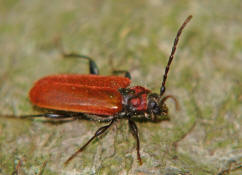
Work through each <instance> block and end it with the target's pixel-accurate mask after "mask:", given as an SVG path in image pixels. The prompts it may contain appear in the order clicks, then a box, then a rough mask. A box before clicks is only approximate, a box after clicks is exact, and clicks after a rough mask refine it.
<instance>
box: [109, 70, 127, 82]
mask: <svg viewBox="0 0 242 175" xmlns="http://www.w3.org/2000/svg"><path fill="white" fill-rule="evenodd" d="M112 73H113V74H114V75H118V74H124V77H126V78H128V79H130V80H131V75H130V73H129V72H128V71H125V70H113V71H112Z"/></svg>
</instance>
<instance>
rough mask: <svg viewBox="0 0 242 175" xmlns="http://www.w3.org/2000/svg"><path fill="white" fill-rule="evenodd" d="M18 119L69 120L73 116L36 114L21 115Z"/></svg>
mask: <svg viewBox="0 0 242 175" xmlns="http://www.w3.org/2000/svg"><path fill="white" fill-rule="evenodd" d="M20 117H21V118H33V117H46V118H51V119H63V118H70V117H74V116H72V115H69V114H55V113H44V114H36V115H23V116H20Z"/></svg>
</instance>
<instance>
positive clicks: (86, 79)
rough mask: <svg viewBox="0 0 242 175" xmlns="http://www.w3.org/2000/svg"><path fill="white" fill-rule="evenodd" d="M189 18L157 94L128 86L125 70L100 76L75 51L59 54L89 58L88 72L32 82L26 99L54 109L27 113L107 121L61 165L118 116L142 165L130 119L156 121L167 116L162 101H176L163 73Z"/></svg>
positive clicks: (136, 129)
mask: <svg viewBox="0 0 242 175" xmlns="http://www.w3.org/2000/svg"><path fill="white" fill-rule="evenodd" d="M191 18H192V16H191V15H190V16H188V17H187V18H186V20H185V21H184V23H183V24H182V25H181V27H180V28H179V30H178V32H177V35H176V37H175V40H174V44H173V47H172V50H171V54H170V56H169V60H168V63H167V66H166V68H165V73H164V75H163V81H162V84H161V88H160V93H159V94H157V93H152V92H151V91H150V90H149V89H146V88H144V87H142V86H134V87H129V85H130V83H131V76H130V73H129V72H127V71H114V72H115V73H124V74H125V76H124V77H121V76H101V75H99V70H98V67H97V65H96V63H95V62H94V61H93V59H92V58H90V57H88V56H84V55H79V54H75V53H70V54H67V53H63V55H64V56H65V57H79V58H83V59H87V60H88V61H89V71H90V74H88V75H80V74H60V75H50V76H46V77H44V78H41V79H40V80H38V81H37V82H36V83H35V84H34V86H33V87H32V89H31V90H30V92H29V98H30V101H31V102H32V103H33V105H35V106H37V107H40V108H46V109H53V110H55V112H54V113H44V114H38V115H30V116H31V117H46V118H52V119H61V118H69V117H73V116H74V117H78V116H79V117H80V116H82V115H81V114H88V115H87V116H89V118H90V119H92V120H98V121H103V122H110V123H109V124H108V125H106V126H103V127H101V128H99V129H98V130H97V131H96V132H95V134H94V135H93V136H92V137H91V138H90V139H89V140H88V141H87V142H86V143H85V144H84V145H83V146H82V147H81V148H80V149H78V150H77V151H76V152H75V153H74V154H72V155H71V156H70V157H69V158H68V159H67V160H66V161H65V165H67V164H68V163H69V162H70V161H71V160H72V159H73V158H74V157H75V156H76V155H77V154H78V153H80V152H82V151H83V150H84V149H85V148H86V147H87V145H88V144H89V143H90V142H91V141H92V140H93V139H95V138H96V137H98V136H100V135H101V134H103V133H104V132H105V131H106V130H107V129H108V128H110V127H111V126H112V125H113V124H114V123H115V122H116V121H117V120H118V119H127V120H128V124H129V128H130V131H131V133H132V135H133V136H134V138H135V139H136V150H137V159H138V162H139V164H140V165H141V164H142V160H141V156H140V141H139V134H138V128H137V126H136V124H135V122H134V120H133V118H134V117H143V118H146V119H148V120H150V121H157V119H159V117H160V116H167V114H168V108H167V106H166V104H165V101H166V100H167V99H169V98H172V99H173V100H175V102H176V104H177V101H176V99H175V98H174V97H173V96H172V95H168V96H163V95H164V93H165V91H166V88H165V87H166V86H165V85H166V80H167V74H168V72H169V68H170V65H171V63H172V60H173V57H174V54H175V51H176V47H177V44H178V41H179V37H180V35H181V33H182V30H183V29H184V27H185V26H186V24H187V23H188V22H189V21H190V20H191ZM63 111H64V113H63ZM73 113H75V115H74V114H73Z"/></svg>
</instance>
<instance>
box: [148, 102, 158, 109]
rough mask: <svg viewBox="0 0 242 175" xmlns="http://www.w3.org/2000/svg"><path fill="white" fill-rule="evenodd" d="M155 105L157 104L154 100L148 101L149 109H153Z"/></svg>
mask: <svg viewBox="0 0 242 175" xmlns="http://www.w3.org/2000/svg"><path fill="white" fill-rule="evenodd" d="M156 106H157V105H156V103H155V102H154V101H151V102H150V103H149V109H154V108H155V107H156Z"/></svg>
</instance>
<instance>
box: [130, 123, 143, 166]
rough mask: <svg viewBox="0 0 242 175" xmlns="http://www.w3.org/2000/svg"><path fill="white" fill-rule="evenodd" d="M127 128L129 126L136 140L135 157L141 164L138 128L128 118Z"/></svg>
mask: <svg viewBox="0 0 242 175" xmlns="http://www.w3.org/2000/svg"><path fill="white" fill-rule="evenodd" d="M129 128H130V131H131V133H132V135H133V136H134V137H135V139H136V142H137V147H136V150H137V159H138V161H139V164H140V165H142V160H141V157H140V152H139V150H140V143H139V134H138V128H137V126H136V124H135V122H134V121H132V120H129Z"/></svg>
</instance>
